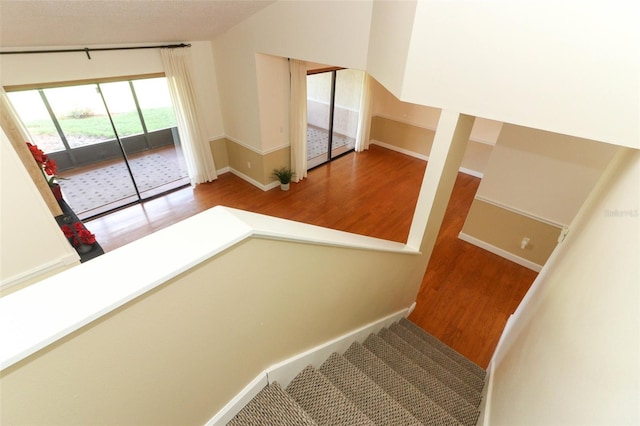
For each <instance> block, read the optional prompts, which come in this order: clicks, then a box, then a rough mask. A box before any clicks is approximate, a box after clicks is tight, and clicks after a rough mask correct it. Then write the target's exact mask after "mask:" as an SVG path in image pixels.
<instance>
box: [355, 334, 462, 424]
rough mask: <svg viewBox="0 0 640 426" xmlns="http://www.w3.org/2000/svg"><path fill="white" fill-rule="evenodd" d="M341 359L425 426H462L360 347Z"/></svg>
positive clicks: (356, 347)
mask: <svg viewBox="0 0 640 426" xmlns="http://www.w3.org/2000/svg"><path fill="white" fill-rule="evenodd" d="M344 357H345V358H346V359H347V360H348V361H349V362H350V363H352V364H353V365H355V366H356V367H358V369H359V370H360V371H362V372H363V373H365V374H366V375H367V376H368V377H369V378H370V379H371V380H373V381H374V382H376V383H377V384H378V386H380V387H381V388H382V389H384V390H385V392H387V393H388V394H389V395H390V396H391V397H393V398H394V399H395V400H396V401H398V402H399V403H400V404H402V406H403V407H404V408H406V409H407V411H409V412H410V413H411V414H413V416H414V417H415V418H417V419H418V420H420V421H421V422H422V423H423V424H427V425H434V424H436V425H443V426H444V425H451V426H454V425H456V426H459V425H461V423H460V422H458V421H457V420H456V419H454V418H453V417H452V416H451V415H450V414H449V413H447V412H446V411H445V410H444V409H443V408H442V407H440V406H439V405H438V404H436V403H435V402H433V401H432V400H431V399H429V398H428V397H427V396H426V395H425V394H424V393H422V392H421V391H420V390H419V389H418V388H416V387H415V386H413V385H412V384H411V383H409V382H408V381H407V380H406V379H405V378H404V377H402V376H401V375H400V374H398V373H397V372H396V371H394V370H392V369H391V368H389V367H387V365H386V364H385V363H384V362H383V361H382V360H381V359H380V358H378V357H377V356H375V355H374V354H373V353H371V352H370V351H369V350H368V349H366V348H365V347H364V346H362V345H361V344H360V343H358V342H355V343H353V344H352V345H351V346H350V347H349V349H348V350H347V351H346V352H345V353H344Z"/></svg>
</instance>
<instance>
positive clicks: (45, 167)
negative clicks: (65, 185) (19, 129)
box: [27, 142, 62, 201]
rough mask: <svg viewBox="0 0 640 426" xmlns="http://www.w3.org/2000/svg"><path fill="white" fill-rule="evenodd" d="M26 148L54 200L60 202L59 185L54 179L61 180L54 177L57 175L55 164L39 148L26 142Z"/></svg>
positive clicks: (60, 192)
mask: <svg viewBox="0 0 640 426" xmlns="http://www.w3.org/2000/svg"><path fill="white" fill-rule="evenodd" d="M27 147H29V151H30V152H31V155H33V158H34V160H36V163H37V164H38V167H39V168H40V171H41V172H42V176H43V177H44V179H45V180H46V181H47V183H48V184H49V188H50V189H51V192H53V195H54V196H55V197H56V200H58V201H60V200H62V191H61V189H60V184H58V183H57V182H56V179H62V178H61V177H59V176H56V173H58V166H57V165H56V162H55V161H54V160H53V159H52V158H49V157H48V156H47V155H46V154H45V153H44V152H43V151H42V150H41V149H40V148H38V146H37V145H32V144H30V143H29V142H27Z"/></svg>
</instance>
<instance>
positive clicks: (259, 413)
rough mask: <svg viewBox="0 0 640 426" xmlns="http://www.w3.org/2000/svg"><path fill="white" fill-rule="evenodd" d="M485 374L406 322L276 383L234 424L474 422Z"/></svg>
mask: <svg viewBox="0 0 640 426" xmlns="http://www.w3.org/2000/svg"><path fill="white" fill-rule="evenodd" d="M485 373H486V372H485V370H483V369H482V368H480V367H479V366H477V365H476V364H474V363H473V362H471V361H469V360H468V359H466V358H465V357H464V356H462V355H460V354H459V353H458V352H456V351H455V350H453V349H451V348H450V347H448V346H446V345H445V344H444V343H442V342H440V341H439V340H437V339H436V338H435V337H433V336H431V335H430V334H428V333H427V332H425V331H424V330H422V329H421V328H420V327H418V326H417V325H415V324H414V323H412V322H410V321H408V320H406V319H401V320H400V321H399V322H397V323H394V324H393V325H391V326H390V327H389V328H385V329H382V330H381V331H380V332H378V333H377V334H371V335H369V337H367V339H366V340H365V341H364V342H363V343H362V344H361V343H358V342H355V343H353V344H352V345H351V346H350V347H349V349H348V350H347V351H346V352H345V353H343V354H342V355H340V354H338V353H333V354H332V355H331V356H330V357H329V358H328V359H327V360H326V361H325V362H324V363H323V364H322V365H321V366H320V367H319V368H317V369H316V368H314V367H312V366H308V367H306V368H305V369H304V370H302V371H301V372H300V373H299V374H298V375H297V376H296V377H295V378H294V379H293V380H292V381H291V383H289V385H288V386H287V388H286V389H283V388H282V387H281V386H280V385H279V384H278V382H273V383H271V384H270V385H268V386H267V387H265V388H264V389H263V390H262V391H260V393H259V394H258V395H257V396H256V397H255V398H254V399H253V400H251V401H250V402H249V403H248V404H247V405H246V406H245V407H244V408H243V409H242V410H241V411H240V412H239V413H238V414H237V415H236V416H235V417H234V418H233V419H232V420H231V421H230V422H229V423H228V425H231V426H240V425H423V424H426V425H475V424H476V423H477V421H478V416H479V410H478V406H479V405H480V400H481V398H482V397H481V392H482V389H483V387H484V377H485Z"/></svg>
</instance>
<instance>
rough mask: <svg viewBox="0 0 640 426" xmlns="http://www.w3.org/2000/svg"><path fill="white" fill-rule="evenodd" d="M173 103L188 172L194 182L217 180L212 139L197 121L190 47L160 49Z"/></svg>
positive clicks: (194, 183)
mask: <svg viewBox="0 0 640 426" xmlns="http://www.w3.org/2000/svg"><path fill="white" fill-rule="evenodd" d="M160 55H161V57H162V64H163V65H164V70H165V75H166V77H167V84H168V85H169V93H170V95H171V102H172V103H173V108H174V110H175V115H176V121H177V122H178V133H179V135H180V141H181V145H182V152H183V154H184V159H185V163H186V166H187V173H188V174H189V179H190V181H191V185H196V184H198V183H204V182H211V181H212V180H214V179H216V178H217V177H218V175H217V174H216V167H215V164H214V163H213V156H212V154H211V147H210V146H209V141H208V140H207V139H206V138H205V137H204V136H203V135H204V132H203V131H202V128H201V127H200V122H199V120H198V108H197V104H196V96H195V89H194V85H193V79H192V73H191V52H190V51H189V49H188V48H180V49H162V50H160Z"/></svg>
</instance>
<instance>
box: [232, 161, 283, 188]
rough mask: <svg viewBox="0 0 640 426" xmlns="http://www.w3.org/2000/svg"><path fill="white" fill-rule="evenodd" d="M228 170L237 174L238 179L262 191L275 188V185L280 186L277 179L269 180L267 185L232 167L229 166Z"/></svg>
mask: <svg viewBox="0 0 640 426" xmlns="http://www.w3.org/2000/svg"><path fill="white" fill-rule="evenodd" d="M229 171H230V172H231V173H232V174H234V175H236V176H238V177H239V178H240V179H242V180H244V181H247V182H249V183H250V184H251V185H253V186H255V187H257V188H260V189H262V190H263V191H269V190H270V189H273V188H276V187H278V186H280V182H278V181H277V180H276V181H273V182H271V183H270V184H268V185H264V184H262V183H260V182H258V181H257V180H255V179H253V178H251V177H249V176H247V175H245V174H244V173H242V172H240V171H238V170H236V169H234V168H233V167H229Z"/></svg>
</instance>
